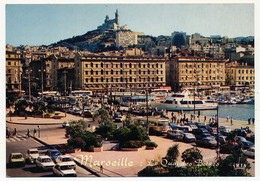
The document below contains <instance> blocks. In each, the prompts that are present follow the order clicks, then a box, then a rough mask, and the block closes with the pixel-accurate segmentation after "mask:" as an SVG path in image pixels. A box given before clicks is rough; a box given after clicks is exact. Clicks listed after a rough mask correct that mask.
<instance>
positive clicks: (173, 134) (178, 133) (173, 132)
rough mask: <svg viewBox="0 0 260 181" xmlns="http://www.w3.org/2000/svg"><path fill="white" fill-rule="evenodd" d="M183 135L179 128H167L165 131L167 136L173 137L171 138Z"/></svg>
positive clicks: (178, 137)
mask: <svg viewBox="0 0 260 181" xmlns="http://www.w3.org/2000/svg"><path fill="white" fill-rule="evenodd" d="M182 135H183V131H180V130H172V129H170V130H168V131H167V137H169V138H173V139H180V137H181V136H182Z"/></svg>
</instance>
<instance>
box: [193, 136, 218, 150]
mask: <svg viewBox="0 0 260 181" xmlns="http://www.w3.org/2000/svg"><path fill="white" fill-rule="evenodd" d="M196 145H197V146H202V147H206V148H215V147H217V141H216V140H215V138H214V137H205V138H203V139H201V140H196Z"/></svg>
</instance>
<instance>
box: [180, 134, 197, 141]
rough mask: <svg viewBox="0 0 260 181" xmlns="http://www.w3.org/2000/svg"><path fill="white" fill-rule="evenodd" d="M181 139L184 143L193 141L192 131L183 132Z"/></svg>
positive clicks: (194, 139)
mask: <svg viewBox="0 0 260 181" xmlns="http://www.w3.org/2000/svg"><path fill="white" fill-rule="evenodd" d="M182 141H184V142H186V143H191V142H195V141H196V138H195V136H194V135H193V134H192V133H183V138H182Z"/></svg>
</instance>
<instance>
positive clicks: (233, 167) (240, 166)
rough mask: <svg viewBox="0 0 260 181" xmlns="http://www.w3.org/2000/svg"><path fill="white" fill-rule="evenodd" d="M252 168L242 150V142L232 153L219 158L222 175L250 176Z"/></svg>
mask: <svg viewBox="0 0 260 181" xmlns="http://www.w3.org/2000/svg"><path fill="white" fill-rule="evenodd" d="M250 168H251V165H250V163H249V162H248V161H247V157H246V156H245V155H244V154H243V152H242V143H239V146H238V147H235V149H234V150H233V151H232V154H231V155H229V156H227V157H226V158H225V159H223V160H222V159H220V160H219V175H220V176H249V175H250V174H249V173H248V170H249V169H250Z"/></svg>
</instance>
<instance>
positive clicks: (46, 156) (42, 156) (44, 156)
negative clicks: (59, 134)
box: [38, 155, 51, 159]
mask: <svg viewBox="0 0 260 181" xmlns="http://www.w3.org/2000/svg"><path fill="white" fill-rule="evenodd" d="M38 158H50V157H49V156H48V155H41V156H39V157H38ZM50 159H51V158H50Z"/></svg>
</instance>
